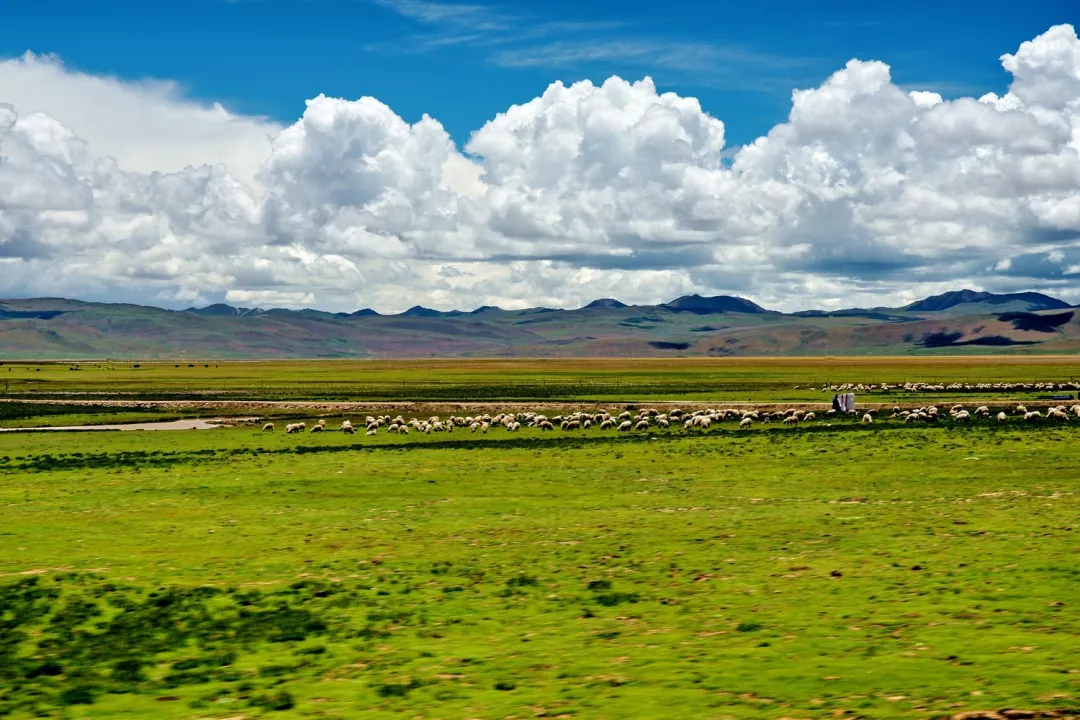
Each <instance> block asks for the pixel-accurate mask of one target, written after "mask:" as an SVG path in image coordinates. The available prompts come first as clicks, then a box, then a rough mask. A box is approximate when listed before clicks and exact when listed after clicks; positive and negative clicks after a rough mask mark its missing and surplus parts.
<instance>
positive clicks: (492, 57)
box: [367, 0, 807, 91]
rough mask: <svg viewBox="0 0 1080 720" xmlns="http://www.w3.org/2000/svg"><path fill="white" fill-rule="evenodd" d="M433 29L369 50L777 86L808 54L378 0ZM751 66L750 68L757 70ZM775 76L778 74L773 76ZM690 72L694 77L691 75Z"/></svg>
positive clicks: (473, 8)
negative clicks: (450, 51) (463, 51)
mask: <svg viewBox="0 0 1080 720" xmlns="http://www.w3.org/2000/svg"><path fill="white" fill-rule="evenodd" d="M372 1H373V2H375V4H377V5H379V6H380V7H383V8H385V9H387V10H390V11H392V12H395V13H397V14H399V15H401V16H403V17H406V18H409V19H411V20H414V21H416V22H417V23H419V24H421V25H424V26H427V27H429V28H430V29H431V30H432V32H428V33H420V34H415V35H411V36H409V37H407V38H404V41H402V40H401V39H398V40H395V41H389V42H385V43H379V44H374V45H369V46H368V47H367V49H368V50H370V51H376V52H390V53H404V54H418V53H425V52H432V51H435V50H438V49H440V48H447V47H462V46H469V47H474V48H477V49H478V50H481V51H486V52H487V54H486V56H485V60H486V61H487V62H489V63H491V64H492V65H496V66H498V67H504V68H531V67H549V68H565V67H573V66H582V65H589V64H597V63H620V64H623V65H629V66H631V67H634V68H635V69H641V70H644V71H647V72H648V71H656V70H667V71H670V72H672V73H677V74H680V75H685V76H693V77H692V79H693V80H695V81H696V82H698V83H699V84H704V85H716V86H722V87H728V88H739V89H753V90H762V91H771V90H772V89H774V88H776V87H782V88H790V87H791V85H790V83H792V82H794V81H796V80H798V79H801V78H796V77H793V75H792V73H793V72H794V71H796V70H797V69H798V68H800V67H805V66H806V62H807V61H806V59H805V58H794V57H786V56H781V55H776V54H770V53H762V52H757V51H754V50H752V49H749V48H745V47H740V46H737V45H723V44H713V43H703V42H697V41H691V40H687V39H685V38H660V37H655V36H649V35H646V34H644V33H642V32H640V29H639V28H635V27H634V26H632V25H630V24H628V23H625V22H611V21H604V22H593V21H579V20H548V19H545V18H542V17H525V16H514V15H509V14H506V13H502V12H499V11H497V10H495V9H493V8H491V7H489V6H487V5H482V4H452V3H436V2H428V1H427V0H372ZM748 71H752V74H753V77H751V76H749V75H748V74H747V73H748ZM769 76H772V79H770V77H769ZM686 79H691V78H689V77H688V78H686Z"/></svg>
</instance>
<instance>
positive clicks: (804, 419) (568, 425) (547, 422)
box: [263, 405, 1080, 435]
mask: <svg viewBox="0 0 1080 720" xmlns="http://www.w3.org/2000/svg"><path fill="white" fill-rule="evenodd" d="M1011 412H1012V414H1013V415H1017V416H1022V417H1023V418H1024V420H1026V421H1028V422H1034V421H1038V420H1040V419H1042V418H1043V414H1042V413H1041V412H1040V411H1038V410H1033V411H1030V412H1029V411H1028V409H1027V408H1026V407H1024V406H1023V405H1017V406H1016V407H1015V408H1013V409H1012V410H1011ZM1070 414H1072V415H1073V416H1076V417H1080V405H1073V406H1072V407H1071V408H1068V409H1066V407H1065V406H1064V405H1061V406H1057V407H1051V408H1048V409H1047V411H1046V418H1048V419H1052V420H1068V419H1069V415H1070ZM838 415H842V414H841V413H838V412H837V411H836V410H828V411H825V412H823V413H821V418H822V419H823V420H824V419H834V418H836V417H837V416H838ZM878 415H879V411H878V410H877V409H870V410H867V411H866V412H865V413H863V414H862V416H861V422H862V423H864V424H871V423H873V422H874V419H875V417H876V416H878ZM1008 415H1009V413H1006V412H1005V411H1000V412H998V413H997V415H996V418H997V420H998V422H1004V421H1005V420H1006V419H1008ZM992 416H994V414H993V412H992V411H991V410H990V407H989V406H987V405H982V406H979V407H977V408H975V409H974V410H969V409H967V408H965V407H964V406H962V405H954V406H953V407H952V408H951V409H950V410H949V411H948V412H947V413H946V412H943V411H942V410H939V409H938V408H937V406H934V405H929V406H926V407H920V408H915V409H912V410H902V409H901V408H899V407H895V408H893V411H892V414H891V415H890V416H889V417H890V418H891V419H894V420H900V421H901V422H904V423H914V422H938V421H940V420H943V419H945V418H946V417H947V418H949V419H951V420H952V421H954V422H958V423H962V422H970V421H971V420H972V418H973V417H981V418H986V419H989V418H990V417H992ZM817 419H818V415H817V414H816V413H814V412H812V411H805V410H800V409H797V408H790V409H788V410H783V411H771V412H770V411H764V410H738V409H719V410H716V409H707V410H695V411H693V412H684V411H682V410H679V409H674V410H670V411H669V412H666V413H664V412H660V411H659V410H656V409H646V410H638V411H636V412H631V411H629V410H626V411H623V412H622V413H619V414H617V415H615V414H611V413H608V412H604V411H601V412H596V413H590V412H583V411H577V412H573V413H569V414H567V415H556V416H553V417H550V418H549V417H548V416H546V415H543V414H540V413H535V412H525V413H505V412H504V413H498V414H496V415H491V414H488V413H485V414H483V415H477V416H475V417H472V416H469V417H463V416H455V415H451V416H450V417H447V418H445V419H443V418H440V417H439V416H438V415H434V416H431V417H428V418H426V419H424V418H410V419H408V420H406V419H405V418H404V417H402V416H401V415H398V416H396V417H391V416H390V415H379V416H370V415H369V416H368V417H367V418H365V420H364V427H365V434H367V435H377V434H378V433H379V430H380V429H385V432H387V433H388V434H391V435H408V434H409V433H410V432H417V433H421V434H424V435H430V434H431V433H440V432H446V433H452V432H454V430H455V429H457V430H461V431H465V430H468V431H469V432H471V433H476V432H479V433H481V434H485V433H487V432H488V431H489V430H492V429H495V428H501V429H503V430H505V431H506V432H518V431H520V430H521V429H522V428H523V427H525V428H535V429H539V430H541V431H554V430H555V429H556V428H558V429H560V430H563V431H567V432H572V431H575V430H584V429H588V428H590V427H597V428H599V429H600V430H613V431H616V432H641V431H646V430H661V429H668V428H671V427H673V426H678V425H679V424H681V425H682V427H683V428H684V429H685V430H706V429H708V428H709V427H710V426H712V425H713V424H714V423H720V422H725V421H735V422H738V426H739V427H740V428H750V427H752V426H753V424H754V423H755V422H758V423H763V424H767V423H773V422H777V423H783V424H784V425H798V424H800V423H808V422H813V421H814V420H817ZM339 430H340V432H343V433H346V434H349V435H351V434H353V433H355V432H356V428H355V427H354V426H353V424H352V422H351V421H349V420H345V421H343V422H342V423H341V426H340V428H339ZM263 431H264V432H273V431H274V423H266V424H265V425H264V426H263ZM326 431H327V426H326V420H319V421H318V422H316V423H315V424H314V425H312V426H311V429H310V430H308V427H307V423H304V422H296V423H289V424H288V425H286V426H285V432H286V433H288V434H294V433H303V432H311V433H321V432H326Z"/></svg>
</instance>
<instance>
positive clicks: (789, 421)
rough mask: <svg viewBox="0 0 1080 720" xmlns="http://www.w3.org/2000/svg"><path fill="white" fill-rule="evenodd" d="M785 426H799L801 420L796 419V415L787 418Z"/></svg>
mask: <svg viewBox="0 0 1080 720" xmlns="http://www.w3.org/2000/svg"><path fill="white" fill-rule="evenodd" d="M784 424H785V425H798V424H799V418H797V417H795V415H794V414H792V415H788V416H787V417H786V418H784Z"/></svg>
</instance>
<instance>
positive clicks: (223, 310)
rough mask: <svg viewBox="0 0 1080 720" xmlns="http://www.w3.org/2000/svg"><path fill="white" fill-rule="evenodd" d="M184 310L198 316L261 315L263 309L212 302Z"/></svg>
mask: <svg viewBox="0 0 1080 720" xmlns="http://www.w3.org/2000/svg"><path fill="white" fill-rule="evenodd" d="M184 312H186V313H191V314H192V315H198V316H200V317H244V316H247V315H261V314H262V312H263V311H262V309H260V308H238V307H233V306H232V305H228V304H226V303H214V304H213V305H207V306H206V307H202V308H196V307H189V308H188V309H187V310H185V311H184Z"/></svg>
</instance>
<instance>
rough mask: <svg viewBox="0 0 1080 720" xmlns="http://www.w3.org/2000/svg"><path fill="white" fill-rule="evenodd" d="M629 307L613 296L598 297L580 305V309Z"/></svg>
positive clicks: (620, 308) (618, 308)
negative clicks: (582, 305) (584, 304)
mask: <svg viewBox="0 0 1080 720" xmlns="http://www.w3.org/2000/svg"><path fill="white" fill-rule="evenodd" d="M626 307H630V306H629V305H627V304H626V303H624V302H619V301H618V300H616V299H615V298H600V299H599V300H593V301H592V302H591V303H589V304H588V305H586V306H584V307H582V308H581V309H582V310H597V309H604V310H622V309H623V308H626Z"/></svg>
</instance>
